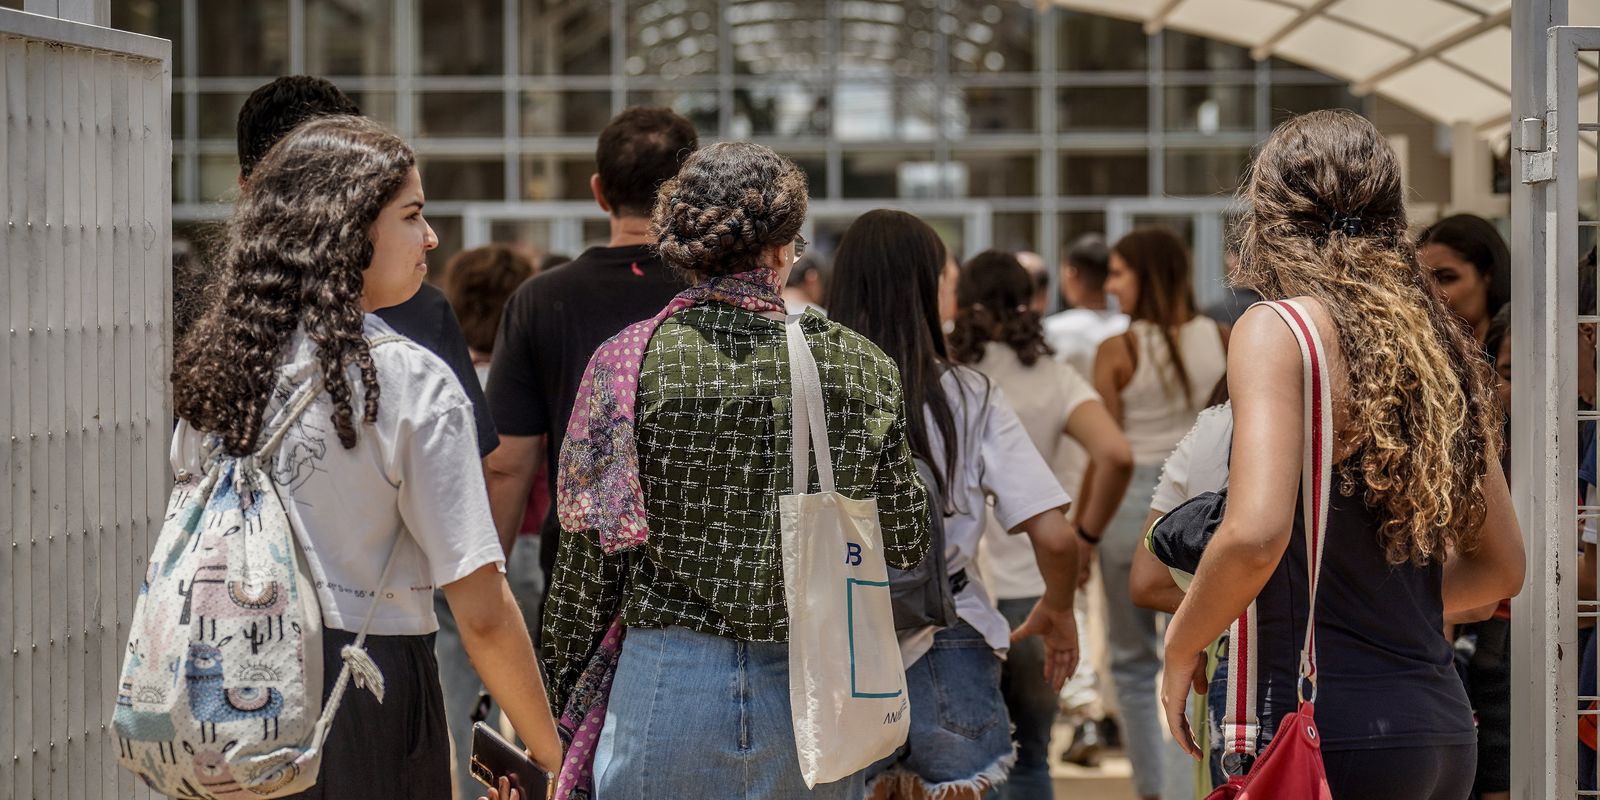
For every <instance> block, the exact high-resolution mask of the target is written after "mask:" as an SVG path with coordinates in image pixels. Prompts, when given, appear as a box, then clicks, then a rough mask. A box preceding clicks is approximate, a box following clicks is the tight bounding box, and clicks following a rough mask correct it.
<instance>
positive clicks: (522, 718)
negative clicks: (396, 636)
mask: <svg viewBox="0 0 1600 800" xmlns="http://www.w3.org/2000/svg"><path fill="white" fill-rule="evenodd" d="M442 588H443V589H444V596H445V599H446V600H447V601H449V603H450V612H451V613H452V614H454V615H455V618H456V626H457V627H458V628H459V629H460V631H461V644H462V645H463V646H464V647H465V648H466V650H467V655H468V656H470V657H471V658H472V667H473V669H475V670H477V672H478V677H479V678H481V679H483V685H484V686H486V687H488V689H489V694H490V695H491V696H493V697H494V700H495V702H496V703H499V704H500V707H501V708H502V709H504V710H505V712H506V716H507V717H509V718H510V719H511V725H512V727H514V728H516V729H517V735H518V736H520V737H521V738H522V742H523V744H525V745H526V746H527V748H528V754H529V756H530V757H532V758H533V760H534V761H535V762H537V763H538V764H539V766H541V767H543V768H544V769H546V770H549V771H552V772H553V771H555V770H557V769H560V767H561V739H560V737H558V736H557V735H556V723H555V718H554V717H553V716H552V715H551V712H550V701H549V698H548V697H547V696H546V695H545V688H544V681H543V680H542V679H541V678H540V677H539V669H538V667H537V665H536V662H535V661H534V655H533V641H532V640H531V639H529V638H528V629H527V627H526V626H525V625H524V624H523V622H522V611H521V609H519V608H518V607H517V601H516V598H515V597H512V595H511V587H510V586H509V585H508V584H507V583H506V577H505V575H503V574H501V572H500V571H499V570H498V569H496V567H495V565H492V564H490V565H485V566H483V567H480V568H479V569H478V570H476V571H474V572H473V573H472V574H470V575H468V576H467V577H465V578H462V579H461V580H458V581H456V582H454V583H449V584H446V585H445V586H444V587H442Z"/></svg>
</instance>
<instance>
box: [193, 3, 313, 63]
mask: <svg viewBox="0 0 1600 800" xmlns="http://www.w3.org/2000/svg"><path fill="white" fill-rule="evenodd" d="M195 8H196V11H195V13H196V16H197V20H196V21H197V23H198V26H199V41H198V42H196V44H197V45H199V48H200V71H199V74H200V77H202V78H206V77H212V76H232V75H251V76H254V75H259V76H277V75H284V74H287V73H288V72H289V4H288V2H287V0H260V1H259V2H250V3H196V4H195ZM173 49H174V50H176V49H177V48H173Z"/></svg>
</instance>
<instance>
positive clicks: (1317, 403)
mask: <svg viewBox="0 0 1600 800" xmlns="http://www.w3.org/2000/svg"><path fill="white" fill-rule="evenodd" d="M1263 305H1266V306H1269V307H1270V308H1272V310H1273V311H1276V312H1278V316H1280V317H1282V318H1283V321H1284V323H1285V324H1287V325H1288V326H1289V330H1290V331H1292V332H1293V333H1294V338H1295V340H1296V341H1297V342H1299V344H1300V357H1301V363H1302V365H1303V366H1304V369H1303V370H1302V376H1303V378H1304V397H1305V405H1304V408H1305V419H1306V424H1305V426H1304V427H1305V444H1304V448H1303V449H1304V461H1303V463H1302V467H1301V472H1300V475H1301V477H1300V480H1301V497H1302V499H1303V502H1302V504H1301V505H1302V510H1303V513H1304V528H1305V534H1306V565H1307V576H1308V577H1307V583H1308V586H1307V590H1308V592H1309V594H1310V596H1311V599H1310V604H1309V605H1308V606H1307V612H1306V638H1305V645H1304V647H1303V648H1302V649H1301V651H1300V686H1299V687H1298V690H1299V694H1300V699H1301V700H1302V701H1312V702H1314V701H1315V700H1316V695H1317V641H1316V616H1317V583H1318V582H1319V581H1320V580H1321V577H1322V555H1323V549H1324V546H1325V544H1326V540H1327V533H1328V492H1329V491H1330V488H1331V486H1332V472H1333V397H1332V391H1331V385H1330V381H1329V379H1328V363H1327V356H1326V354H1325V353H1326V351H1325V350H1324V349H1323V347H1322V338H1321V337H1320V336H1319V335H1318V332H1317V325H1316V322H1314V321H1313V320H1312V318H1311V315H1310V314H1309V313H1307V311H1306V310H1305V308H1304V307H1302V306H1301V305H1300V304H1299V303H1296V302H1294V301H1293V300H1278V301H1274V302H1270V303H1264V304H1263ZM1228 633H1229V651H1228V706H1227V711H1226V713H1225V714H1224V716H1223V720H1222V730H1223V733H1224V735H1225V737H1226V739H1225V741H1226V743H1227V746H1228V752H1230V753H1242V754H1246V755H1254V754H1255V752H1256V749H1257V740H1258V738H1259V736H1260V732H1261V724H1260V720H1259V719H1258V718H1257V715H1256V707H1257V703H1256V683H1257V681H1256V654H1257V652H1258V651H1259V650H1260V647H1261V645H1260V642H1259V641H1258V638H1257V635H1256V605H1255V603H1253V602H1252V603H1251V604H1250V607H1249V608H1247V609H1246V610H1245V612H1244V614H1242V615H1241V616H1240V617H1239V619H1238V620H1236V621H1234V623H1233V625H1232V626H1231V627H1229V629H1228ZM1307 685H1309V686H1310V687H1311V691H1310V694H1309V695H1308V694H1307V693H1306V691H1305V687H1306V686H1307Z"/></svg>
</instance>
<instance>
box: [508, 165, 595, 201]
mask: <svg viewBox="0 0 1600 800" xmlns="http://www.w3.org/2000/svg"><path fill="white" fill-rule="evenodd" d="M594 170H595V166H594V157H593V156H547V155H537V156H523V157H522V199H524V200H588V199H590V198H592V197H594V194H593V193H592V192H590V191H589V176H591V175H593V174H594Z"/></svg>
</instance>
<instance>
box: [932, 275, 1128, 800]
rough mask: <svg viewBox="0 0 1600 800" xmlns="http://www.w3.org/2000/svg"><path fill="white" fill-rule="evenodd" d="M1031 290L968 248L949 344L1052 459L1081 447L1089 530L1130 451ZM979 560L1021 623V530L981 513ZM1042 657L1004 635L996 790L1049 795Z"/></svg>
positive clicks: (1115, 495) (1081, 522)
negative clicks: (1005, 734)
mask: <svg viewBox="0 0 1600 800" xmlns="http://www.w3.org/2000/svg"><path fill="white" fill-rule="evenodd" d="M1032 293H1033V281H1032V280H1031V279H1030V278H1029V276H1028V272H1027V270H1026V269H1024V268H1023V266H1022V264H1020V263H1018V261H1017V259H1016V257H1015V256H1013V255H1011V254H1010V253H1004V252H1000V251H998V250H986V251H984V252H982V253H979V254H978V255H976V256H973V257H972V258H971V259H970V260H969V261H967V264H966V266H965V267H963V268H962V270H961V278H960V279H959V280H958V281H957V282H956V305H957V312H956V319H955V330H954V331H953V332H952V333H951V335H950V351H951V353H950V354H951V356H952V357H953V358H954V359H955V360H957V361H960V362H962V363H964V364H968V365H970V366H972V367H973V368H975V369H977V370H978V371H979V372H981V373H983V374H984V375H985V376H986V377H988V379H989V380H990V381H991V382H992V383H993V385H994V386H995V387H996V388H998V389H1001V390H1003V391H1004V392H1005V394H1006V397H1007V398H1009V399H1010V400H1011V403H1012V407H1013V408H1014V409H1015V411H1016V413H1017V417H1018V419H1019V420H1020V421H1021V422H1022V428H1023V430H1024V431H1026V432H1027V434H1028V439H1029V441H1031V442H1033V446H1034V447H1035V448H1037V449H1038V451H1039V455H1041V456H1043V457H1044V459H1045V461H1046V462H1048V463H1055V459H1056V457H1057V454H1058V451H1059V450H1060V449H1062V447H1063V446H1064V445H1065V444H1066V443H1067V441H1068V440H1069V439H1070V440H1071V441H1075V442H1077V443H1078V444H1079V445H1081V446H1082V447H1083V449H1084V450H1085V451H1087V452H1088V455H1089V458H1090V459H1091V460H1092V462H1093V463H1094V465H1095V469H1096V474H1097V475H1098V476H1099V477H1098V479H1097V480H1096V481H1095V482H1094V487H1093V491H1092V492H1091V494H1089V495H1086V496H1084V497H1082V498H1081V499H1080V501H1079V502H1078V504H1077V506H1076V507H1075V508H1074V514H1075V518H1076V519H1075V521H1076V522H1077V526H1078V529H1079V530H1080V531H1083V532H1084V534H1085V535H1086V536H1090V537H1093V538H1098V537H1099V535H1100V533H1101V532H1102V531H1104V530H1105V526H1106V523H1107V522H1109V521H1110V520H1111V515H1112V513H1113V512H1115V511H1116V509H1117V504H1118V503H1119V502H1121V500H1122V493H1123V491H1124V490H1125V489H1127V487H1128V478H1129V477H1130V476H1132V474H1133V453H1132V451H1131V450H1129V448H1128V440H1127V439H1126V438H1124V437H1123V435H1122V429H1121V428H1119V427H1117V422H1116V420H1114V419H1112V418H1111V414H1110V413H1108V412H1107V411H1106V407H1105V404H1104V403H1102V402H1100V396H1099V395H1097V394H1095V391H1094V387H1093V386H1090V385H1089V381H1088V380H1086V379H1085V378H1083V376H1081V375H1079V374H1078V371H1077V370H1075V369H1073V368H1072V367H1070V366H1068V365H1066V364H1064V363H1062V362H1059V361H1056V360H1055V359H1053V358H1051V355H1052V353H1051V350H1050V346H1049V345H1048V344H1046V343H1045V338H1044V327H1043V325H1042V323H1041V321H1040V319H1039V314H1038V312H1036V311H1034V310H1033V309H1032V308H1031V307H1030V306H1029V305H1028V299H1029V296H1030V295H1031V294H1032ZM1080 545H1081V547H1080V549H1079V552H1080V554H1081V558H1080V562H1079V565H1080V567H1083V566H1086V565H1087V564H1088V563H1089V560H1088V559H1089V557H1091V556H1092V555H1093V553H1092V551H1089V550H1088V545H1087V543H1086V542H1080ZM979 564H980V566H981V569H982V573H983V582H984V585H985V586H987V587H988V589H989V592H990V594H992V595H993V598H994V601H995V605H996V607H998V608H999V609H1000V613H1002V614H1004V615H1005V617H1006V621H1007V622H1009V623H1010V624H1012V625H1014V626H1020V625H1021V624H1022V623H1023V621H1024V620H1026V619H1027V616H1028V613H1029V612H1030V611H1032V610H1033V606H1034V604H1035V603H1037V602H1038V601H1039V598H1040V596H1041V595H1043V594H1044V590H1045V581H1044V576H1043V575H1042V574H1040V572H1039V564H1038V560H1037V559H1036V558H1034V555H1033V548H1032V547H1030V546H1029V542H1028V541H1027V540H1026V539H1025V538H1024V537H1021V536H1015V535H1012V534H1011V533H1009V532H1007V531H1006V530H1004V529H1003V528H1001V527H1000V525H999V524H998V523H997V522H996V521H994V520H990V523H989V525H988V526H987V528H986V529H985V531H984V535H983V541H982V545H981V548H980V557H979ZM1080 571H1081V570H1080ZM1043 660H1044V651H1043V645H1042V643H1041V642H1040V641H1039V640H1038V639H1037V638H1033V637H1029V638H1027V639H1024V640H1022V641H1019V642H1015V643H1013V644H1012V645H1011V651H1010V653H1009V654H1008V655H1007V656H1006V661H1005V666H1004V667H1003V669H1002V671H1001V689H1002V692H1003V694H1004V695H1005V699H1006V708H1007V710H1008V711H1009V712H1010V714H1011V722H1012V724H1013V725H1014V726H1015V728H1016V731H1015V733H1014V734H1013V738H1014V739H1015V740H1016V744H1017V764H1016V766H1015V767H1014V768H1013V769H1012V770H1011V778H1010V780H1009V781H1007V782H1006V785H1005V786H1002V787H1000V795H999V796H1000V798H1002V800H1033V799H1034V798H1048V797H1050V796H1051V786H1052V783H1051V778H1050V760H1049V751H1050V733H1051V729H1052V728H1053V727H1054V726H1055V719H1056V709H1057V707H1058V706H1059V705H1060V703H1059V700H1058V698H1059V694H1058V693H1057V691H1056V690H1054V689H1052V688H1051V687H1050V685H1049V684H1048V683H1046V682H1045V680H1044V674H1043V670H1042V669H1041V668H1042V666H1043Z"/></svg>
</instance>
